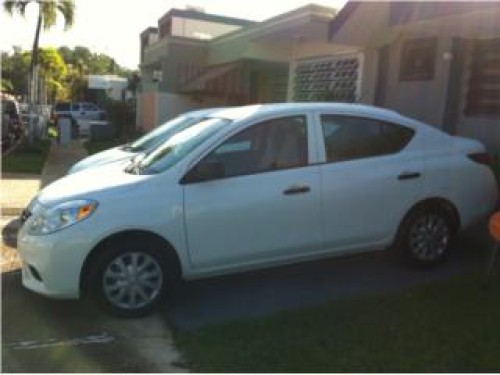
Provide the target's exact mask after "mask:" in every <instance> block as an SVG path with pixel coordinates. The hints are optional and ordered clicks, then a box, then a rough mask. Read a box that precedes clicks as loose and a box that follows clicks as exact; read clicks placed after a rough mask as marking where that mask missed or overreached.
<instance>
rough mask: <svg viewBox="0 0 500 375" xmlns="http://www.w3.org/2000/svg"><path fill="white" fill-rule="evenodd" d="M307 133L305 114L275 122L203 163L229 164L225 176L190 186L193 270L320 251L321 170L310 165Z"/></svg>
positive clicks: (249, 131) (235, 139) (244, 134)
mask: <svg viewBox="0 0 500 375" xmlns="http://www.w3.org/2000/svg"><path fill="white" fill-rule="evenodd" d="M308 132H309V129H308V126H307V117H306V116H302V115H300V116H292V117H285V118H277V119H271V120H267V121H264V122H260V123H257V124H254V125H252V126H250V127H247V128H246V129H245V130H242V131H241V132H240V133H238V134H236V135H234V136H232V137H230V138H228V139H227V140H226V141H224V142H223V143H222V144H221V145H220V146H218V147H216V148H215V150H213V151H212V152H210V153H209V154H208V155H207V156H205V158H203V160H202V161H201V162H203V161H210V162H217V163H222V164H223V166H224V169H225V177H224V178H219V179H215V180H210V181H204V182H196V183H190V184H187V185H185V187H184V189H185V190H184V210H185V215H186V228H187V242H188V248H189V255H190V258H191V261H192V263H193V266H194V267H197V268H204V269H218V268H224V267H227V266H231V265H232V266H234V265H251V264H258V263H261V262H265V261H266V260H276V259H280V258H290V257H294V256H297V255H299V254H303V253H307V252H308V251H312V250H314V249H317V248H318V247H319V246H321V241H322V233H321V225H320V224H321V223H320V220H321V217H320V181H319V167H318V166H309V165H308V148H309V147H308V146H309V145H308V142H309V139H310V137H309V136H308Z"/></svg>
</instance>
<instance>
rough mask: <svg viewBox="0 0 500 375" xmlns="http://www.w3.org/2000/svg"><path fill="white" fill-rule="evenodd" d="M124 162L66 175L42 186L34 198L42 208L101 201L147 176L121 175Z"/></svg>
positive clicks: (147, 177) (129, 188)
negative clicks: (76, 200)
mask: <svg viewBox="0 0 500 375" xmlns="http://www.w3.org/2000/svg"><path fill="white" fill-rule="evenodd" d="M127 164H128V163H127V162H124V163H113V164H109V165H104V166H101V167H96V168H89V169H87V170H84V171H81V172H79V173H74V174H70V175H66V176H64V177H62V178H61V179H59V180H56V181H54V182H53V183H52V184H50V185H48V186H46V187H45V188H44V189H42V190H41V191H40V193H39V194H38V196H37V199H38V201H39V202H40V203H41V204H42V205H45V206H52V205H54V204H58V203H62V202H64V201H68V200H73V199H85V198H87V199H95V200H100V199H105V198H106V196H107V195H114V196H117V195H120V194H122V193H125V192H127V191H129V190H132V189H134V188H136V187H137V186H138V185H139V184H140V183H141V182H143V181H145V180H147V179H149V178H151V176H150V175H135V174H130V173H126V172H124V169H125V166H126V165H127Z"/></svg>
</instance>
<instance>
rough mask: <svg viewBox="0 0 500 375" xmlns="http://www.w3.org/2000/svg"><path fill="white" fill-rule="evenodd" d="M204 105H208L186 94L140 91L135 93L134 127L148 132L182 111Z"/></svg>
mask: <svg viewBox="0 0 500 375" xmlns="http://www.w3.org/2000/svg"><path fill="white" fill-rule="evenodd" d="M206 104H211V103H206ZM204 106H208V105H200V103H198V102H196V101H194V100H193V99H192V98H191V97H189V96H186V95H179V94H172V93H166V92H154V91H150V92H141V93H139V94H138V95H137V107H136V108H137V111H136V127H137V128H138V129H139V128H140V129H141V130H142V131H144V132H148V131H151V130H152V129H154V128H155V127H157V126H158V125H160V124H163V123H164V122H166V121H168V120H170V119H172V118H174V117H176V116H178V115H180V114H182V113H184V112H188V111H190V110H194V109H198V108H201V107H204Z"/></svg>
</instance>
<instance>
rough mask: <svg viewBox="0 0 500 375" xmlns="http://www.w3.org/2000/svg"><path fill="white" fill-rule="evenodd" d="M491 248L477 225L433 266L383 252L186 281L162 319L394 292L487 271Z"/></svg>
mask: <svg viewBox="0 0 500 375" xmlns="http://www.w3.org/2000/svg"><path fill="white" fill-rule="evenodd" d="M491 249H492V247H491V240H490V238H489V236H488V232H487V226H486V224H485V223H481V224H480V225H478V226H476V227H475V228H471V229H470V230H468V231H467V232H466V233H464V234H463V235H461V236H460V238H459V239H458V240H457V245H456V246H455V249H454V251H453V256H452V257H451V258H450V259H449V260H448V262H447V263H445V264H443V265H439V266H437V267H432V268H427V269H418V268H411V267H408V266H403V265H401V264H399V263H397V262H395V261H394V259H391V258H390V257H388V254H387V253H386V252H383V251H382V252H374V253H369V254H360V255H356V256H351V257H339V258H330V259H327V260H321V261H314V262H308V263H302V264H297V265H292V266H285V267H279V268H272V269H267V270H262V271H256V272H247V273H243V274H238V275H228V276H223V277H217V278H212V279H208V280H199V281H192V282H187V283H183V284H182V285H180V286H179V287H178V288H177V290H176V293H175V295H174V296H173V298H172V300H171V301H170V303H169V304H168V305H167V306H165V307H164V316H165V317H166V318H167V319H168V323H169V324H170V325H171V326H172V327H173V328H174V329H180V330H194V329H196V328H198V327H201V326H204V325H208V324H217V323H222V322H227V321H234V320H245V319H251V318H255V317H260V316H266V315H269V314H272V313H275V312H278V311H282V310H291V309H297V308H302V307H312V306H318V305H320V304H322V303H324V302H326V301H331V300H335V299H339V298H346V297H347V298H350V297H357V296H363V295H368V294H380V293H392V292H397V291H399V290H402V289H404V288H409V287H411V286H415V285H419V284H424V283H430V282H433V281H438V280H444V279H447V278H450V277H453V276H454V275H459V274H464V273H468V272H479V273H485V272H486V269H487V265H488V260H489V257H490V254H491ZM478 287H480V285H478Z"/></svg>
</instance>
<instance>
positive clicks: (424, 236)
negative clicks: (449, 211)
mask: <svg viewBox="0 0 500 375" xmlns="http://www.w3.org/2000/svg"><path fill="white" fill-rule="evenodd" d="M449 241H450V228H449V226H448V223H447V221H446V220H445V219H444V218H442V217H441V216H439V215H435V214H424V215H421V216H419V217H418V218H417V219H416V220H415V221H414V222H413V225H412V226H411V228H410V231H409V246H410V250H411V252H412V254H413V255H414V256H415V258H417V259H418V260H422V261H433V260H436V259H438V258H439V257H441V256H442V255H443V254H444V253H445V252H446V249H447V248H448V243H449Z"/></svg>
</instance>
